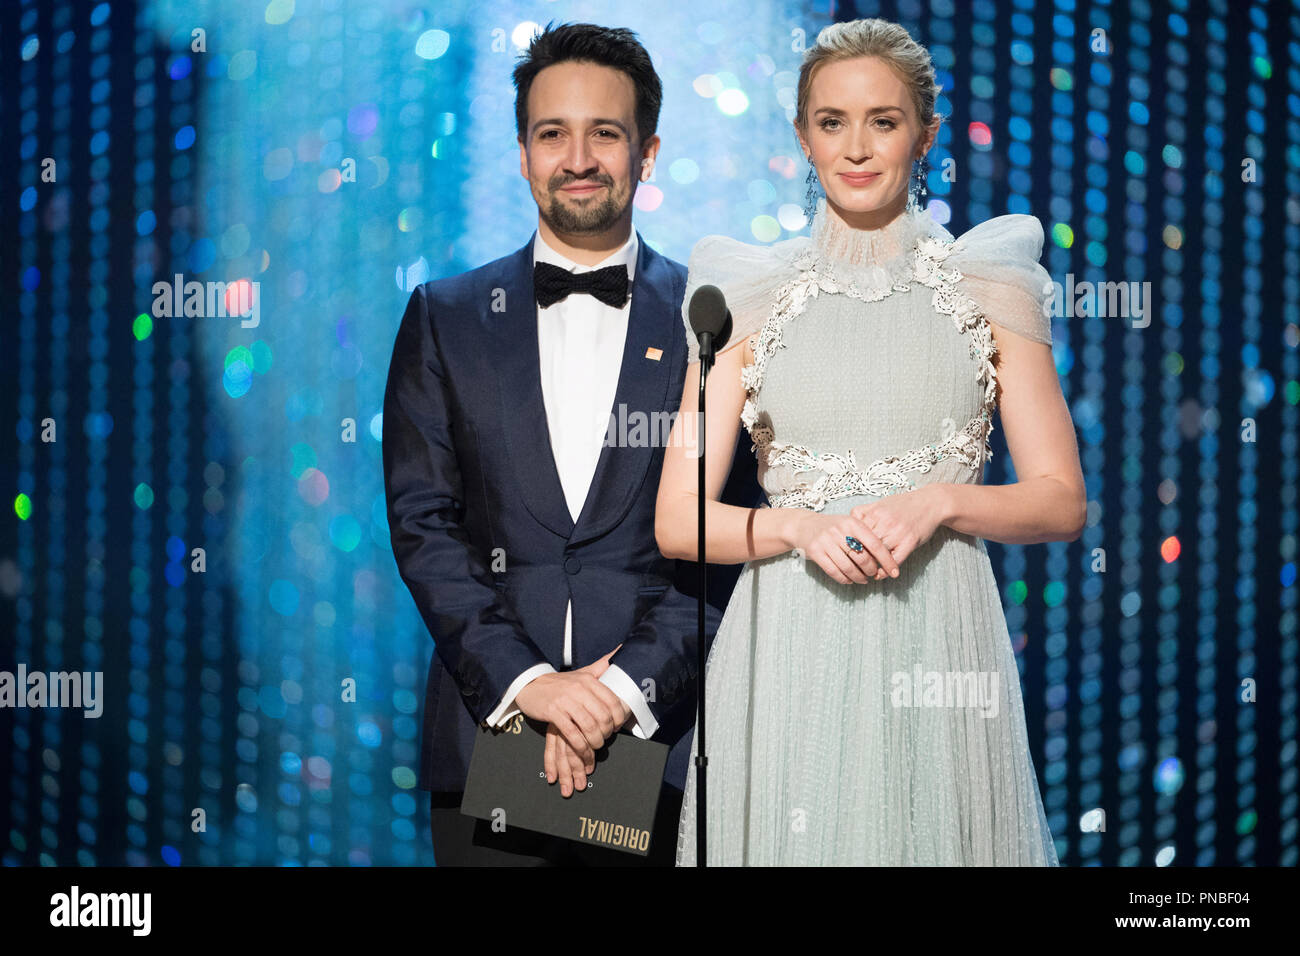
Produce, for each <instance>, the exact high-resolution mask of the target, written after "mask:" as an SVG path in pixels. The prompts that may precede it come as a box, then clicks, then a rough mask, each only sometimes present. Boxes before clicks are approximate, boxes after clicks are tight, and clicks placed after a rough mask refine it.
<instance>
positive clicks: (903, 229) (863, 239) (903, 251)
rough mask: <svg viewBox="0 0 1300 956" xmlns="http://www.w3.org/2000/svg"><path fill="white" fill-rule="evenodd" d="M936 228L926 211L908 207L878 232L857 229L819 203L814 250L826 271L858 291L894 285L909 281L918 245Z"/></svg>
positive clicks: (934, 231)
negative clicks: (849, 283) (831, 272)
mask: <svg viewBox="0 0 1300 956" xmlns="http://www.w3.org/2000/svg"><path fill="white" fill-rule="evenodd" d="M937 226H938V224H937V223H936V222H935V221H934V220H933V219H932V218H931V217H930V214H929V213H928V212H926V210H924V209H922V208H919V207H916V208H912V207H909V208H906V209H904V210H903V212H901V213H900V214H899V215H898V216H896V217H895V218H894V219H892V220H891V221H890V222H888V223H886V224H885V225H883V226H881V227H879V228H878V229H855V228H854V227H852V226H850V225H848V224H846V223H845V222H844V221H843V220H841V219H840V218H839V217H837V216H834V215H832V214H831V212H830V210H829V209H828V208H827V206H826V200H825V199H820V200H818V202H817V212H816V214H815V215H814V216H813V223H812V241H813V248H814V249H815V251H816V253H817V255H818V258H820V259H821V260H822V264H823V268H828V269H830V270H831V271H833V272H834V273H835V274H836V275H837V276H839V277H840V278H841V279H843V280H846V281H849V282H852V283H853V284H854V285H856V286H858V287H859V288H862V289H866V288H878V287H880V286H881V285H895V284H898V283H905V282H907V281H908V279H909V278H910V274H911V271H912V264H913V250H914V249H915V248H916V243H917V241H918V240H920V239H922V238H924V237H926V236H933V235H935V234H936V227H937Z"/></svg>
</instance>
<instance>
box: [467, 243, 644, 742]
mask: <svg viewBox="0 0 1300 956" xmlns="http://www.w3.org/2000/svg"><path fill="white" fill-rule="evenodd" d="M636 258H637V237H636V230H635V229H633V230H632V234H631V235H630V236H629V237H628V240H627V242H625V243H624V244H623V246H622V248H620V249H619V250H618V251H617V252H615V253H613V254H612V255H610V256H608V257H606V258H605V259H602V260H601V261H600V262H598V263H597V264H596V265H594V266H584V265H579V264H578V263H576V262H574V261H572V260H571V259H568V258H567V257H565V256H563V255H561V254H560V253H558V252H556V251H555V250H554V249H552V248H551V247H550V246H548V245H547V244H546V241H545V240H544V239H542V234H541V232H540V231H538V233H537V236H536V239H535V241H534V242H533V262H534V264H536V263H538V262H549V263H552V264H553V265H557V266H560V267H561V268H564V269H567V270H569V271H570V272H591V271H594V270H596V269H603V268H606V267H608V266H612V265H626V266H627V278H628V283H629V287H630V285H631V282H632V280H633V279H635V278H636ZM631 308H632V300H631V297H630V296H629V298H628V301H627V302H626V303H625V304H624V305H623V307H622V308H615V307H614V306H611V305H606V304H605V303H604V302H601V301H600V300H599V299H597V298H596V297H595V296H592V295H586V294H575V295H570V296H568V297H566V298H563V299H561V300H560V301H559V302H556V303H555V304H554V305H550V306H548V307H546V308H545V309H543V308H541V307H538V308H537V346H538V359H539V361H540V362H541V373H542V399H543V401H544V403H545V405H546V424H547V428H548V429H549V430H550V435H551V451H552V453H553V454H554V457H555V465H556V468H557V469H558V470H559V473H560V486H561V487H562V488H563V489H564V498H565V501H566V502H567V504H568V506H569V514H570V515H572V516H573V520H574V521H577V520H578V516H579V515H580V514H581V513H582V506H583V504H584V503H585V502H586V500H587V492H588V491H589V489H590V488H591V479H592V477H593V476H594V475H595V473H596V464H597V462H598V461H599V460H600V453H601V449H602V448H603V447H604V444H605V434H606V431H607V429H608V428H609V415H610V409H611V408H613V405H614V397H615V394H616V392H617V390H618V374H619V370H620V369H621V368H622V365H623V348H624V345H625V344H626V341H627V325H628V318H629V315H630V313H631ZM572 663H573V602H572V601H569V602H568V604H567V605H566V607H565V611H564V665H565V666H566V667H568V666H571V665H572ZM553 673H555V668H554V667H552V666H551V665H550V664H547V663H541V664H534V665H533V666H532V667H530V668H528V669H527V670H525V671H524V672H523V673H522V674H520V675H519V676H518V677H516V678H515V679H514V681H512V682H511V684H510V686H509V687H508V688H507V689H506V692H505V694H504V695H502V697H501V703H500V704H498V705H497V708H496V709H495V710H494V711H492V713H491V714H489V715H488V717H487V723H488V725H489V726H501V725H503V724H504V723H505V722H506V721H507V720H509V719H510V718H511V717H513V716H514V715H515V714H517V713H519V708H518V707H515V706H514V700H515V697H516V696H517V695H518V693H519V692H520V691H521V690H523V688H524V685H526V684H527V683H528V682H529V681H531V680H533V679H534V678H536V677H539V676H541V675H542V674H553ZM600 682H601V683H602V684H604V685H605V686H606V687H608V688H609V689H610V690H611V691H613V692H614V693H615V694H617V695H618V697H619V699H621V700H622V701H623V702H624V703H625V704H627V706H628V708H629V709H630V710H631V711H632V721H633V723H632V733H633V734H635V735H636V736H638V737H643V738H647V739H648V738H649V737H650V736H651V735H652V734H653V733H654V732H655V731H656V730H658V729H659V723H658V721H656V720H655V718H654V715H653V714H651V713H650V707H649V705H647V704H646V701H645V697H644V696H643V695H642V693H641V690H640V688H639V687H637V685H636V682H635V681H633V680H632V678H631V677H629V676H628V675H627V672H626V671H624V670H623V669H622V668H621V667H618V666H617V665H614V664H611V665H610V666H609V668H608V669H607V670H606V671H605V673H604V674H602V675H601V676H600Z"/></svg>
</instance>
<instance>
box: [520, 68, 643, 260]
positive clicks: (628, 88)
mask: <svg viewBox="0 0 1300 956" xmlns="http://www.w3.org/2000/svg"><path fill="white" fill-rule="evenodd" d="M658 150H659V137H657V136H652V137H651V138H650V139H648V140H647V141H646V142H645V143H639V142H638V139H637V128H636V88H635V86H634V85H633V83H632V78H631V77H629V76H628V75H627V74H626V73H624V72H622V71H621V70H615V69H613V68H612V67H607V66H601V65H599V64H596V63H586V62H581V61H568V62H565V63H557V64H555V65H554V66H548V67H547V68H546V69H544V70H542V71H541V72H540V73H538V74H537V76H536V77H535V78H534V79H533V85H532V87H531V88H530V89H529V91H528V129H527V130H526V131H525V134H524V136H523V138H522V139H521V140H520V143H519V172H520V173H521V174H522V175H523V177H524V178H525V179H527V180H528V185H529V188H530V189H531V190H532V194H533V199H534V201H536V203H537V209H538V212H539V213H540V215H541V217H542V219H543V220H544V221H545V222H546V224H547V225H549V226H550V227H551V229H552V230H553V231H555V232H556V233H561V234H568V235H591V234H595V233H601V232H605V231H607V230H609V229H610V228H612V227H613V226H614V225H615V224H616V223H617V222H618V220H619V219H620V218H621V217H622V216H623V215H624V214H625V213H627V212H628V207H629V206H630V205H631V204H632V197H633V195H634V194H635V192H636V184H637V182H638V181H639V180H644V179H648V178H649V176H650V171H651V169H652V168H653V164H654V157H655V154H656V153H657V152H658Z"/></svg>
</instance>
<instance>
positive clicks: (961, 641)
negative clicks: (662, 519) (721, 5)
mask: <svg viewBox="0 0 1300 956" xmlns="http://www.w3.org/2000/svg"><path fill="white" fill-rule="evenodd" d="M1042 243H1043V231H1042V226H1041V225H1040V224H1039V222H1038V220H1037V219H1034V218H1033V217H1031V216H1025V215H1010V216H1000V217H997V218H995V219H991V220H989V221H988V222H985V223H982V224H980V225H978V226H976V227H975V228H973V229H971V230H970V231H969V232H967V233H965V234H964V235H963V236H962V237H961V238H960V239H959V240H955V241H954V239H953V237H952V236H951V234H949V233H948V231H947V230H946V229H944V228H943V226H941V225H939V224H938V223H936V222H934V221H933V220H932V219H931V218H930V217H929V216H928V214H927V213H925V212H924V211H920V210H913V209H909V210H908V211H907V212H905V213H903V214H902V215H900V216H899V217H898V218H897V219H895V220H894V221H893V222H892V223H890V224H888V225H887V226H885V227H884V228H882V229H877V230H871V231H867V230H856V229H851V228H849V227H847V226H845V225H844V224H843V223H841V222H840V221H839V220H838V219H835V218H833V217H829V216H828V214H827V212H826V208H825V200H822V201H821V203H820V205H819V208H818V211H817V214H816V216H815V218H814V221H813V227H812V235H811V236H810V237H807V236H805V237H797V238H794V239H790V240H786V241H784V242H780V243H777V244H776V245H774V246H752V245H747V244H744V243H741V242H738V241H736V240H733V239H729V238H726V237H723V236H710V237H707V238H705V239H703V240H701V241H700V242H699V243H698V244H697V245H696V247H695V249H694V251H693V253H692V256H691V261H690V276H689V281H688V284H687V290H686V301H687V302H689V301H690V297H691V294H692V293H693V292H694V290H695V289H696V288H698V287H699V286H700V285H702V284H706V283H708V284H713V285H717V286H719V287H720V288H721V289H722V291H723V292H724V293H725V294H726V296H727V300H728V304H729V306H730V308H731V310H732V314H733V322H734V328H735V331H734V333H733V336H732V338H731V340H730V342H729V346H730V347H738V346H739V345H740V344H741V343H742V342H743V341H745V340H747V339H749V340H751V345H752V347H753V350H754V353H755V356H756V360H757V364H755V365H752V366H748V367H747V368H746V369H745V370H744V372H743V374H742V383H743V385H744V386H745V387H746V389H747V392H748V399H747V401H746V403H745V408H744V412H743V413H742V421H743V422H744V424H745V425H746V426H747V427H748V429H749V434H750V436H751V437H752V439H753V442H754V451H755V454H756V455H757V456H758V467H759V477H760V481H761V482H762V484H763V487H764V489H765V490H766V492H767V495H768V498H769V501H770V502H771V505H772V507H797V508H810V509H813V510H816V511H824V512H825V513H828V514H845V513H848V512H849V511H850V510H852V508H853V507H854V506H855V505H858V504H862V503H865V502H868V501H872V500H874V499H876V498H877V497H880V496H883V495H888V494H895V493H905V492H906V491H908V490H910V489H912V488H914V487H917V486H920V485H921V484H924V483H927V482H935V481H942V482H953V483H957V482H962V483H981V482H983V480H984V464H985V462H986V461H987V460H988V459H989V458H991V456H992V452H991V451H990V450H989V447H988V435H989V434H990V433H991V431H992V428H993V420H994V413H995V410H996V407H997V379H996V376H997V371H996V365H995V364H994V357H995V354H996V348H997V342H996V339H995V338H994V335H995V332H994V330H993V329H992V328H991V327H990V323H993V324H995V325H996V326H997V329H996V335H997V337H999V338H1000V337H1002V336H1004V335H1007V334H1015V335H1020V336H1024V337H1026V338H1029V339H1031V340H1033V341H1035V342H1041V343H1044V344H1050V342H1051V322H1050V317H1049V310H1048V309H1047V307H1046V303H1047V301H1048V289H1049V283H1050V279H1049V277H1048V274H1047V271H1046V270H1045V269H1044V268H1043V267H1042V266H1041V265H1039V263H1038V258H1039V255H1040V254H1041V251H1042ZM683 318H685V316H683ZM688 340H690V341H691V343H692V349H691V361H698V355H697V350H696V349H695V346H694V336H693V335H690V334H689V326H688ZM710 432H711V434H714V435H717V434H721V432H722V428H721V427H720V426H715V427H714V428H711V429H710ZM900 571H901V574H900V576H899V577H898V578H893V579H887V580H884V581H879V582H877V581H874V580H873V581H871V582H869V583H867V584H840V583H838V582H836V581H835V580H833V579H832V578H830V577H829V576H828V575H827V574H826V573H825V572H824V571H823V570H822V569H821V568H820V567H819V566H818V565H817V564H816V563H815V562H813V561H806V562H805V561H804V560H803V559H802V557H801V556H799V555H798V554H795V553H786V554H784V555H780V556H777V557H770V558H764V559H761V560H756V561H751V562H749V563H748V564H747V565H746V566H745V568H744V570H743V572H742V573H741V576H740V579H739V582H738V583H737V585H736V588H735V591H734V593H733V595H732V598H731V601H730V604H729V605H728V607H727V609H726V613H725V615H724V617H723V620H722V624H721V626H720V628H719V630H718V634H717V637H716V640H715V642H714V644H713V647H712V650H711V652H710V655H709V660H708V670H707V700H706V705H707V708H708V715H707V727H708V757H709V765H708V797H709V799H708V812H709V824H708V826H709V828H708V850H709V865H710V866H719V865H724V866H725V865H736V866H740V865H744V866H770V865H795V866H798V865H807V866H833V865H941V866H942V865H996V866H1044V865H1047V866H1055V865H1056V864H1057V856H1056V849H1055V846H1054V844H1053V842H1052V835H1051V833H1050V832H1049V830H1048V826H1047V820H1046V817H1045V814H1044V812H1043V804H1042V800H1041V797H1040V795H1039V789H1038V781H1037V778H1036V776H1035V773H1034V766H1033V762H1032V759H1031V757H1030V752H1029V744H1028V738H1027V733H1026V728H1025V716H1024V708H1023V703H1022V699H1021V690H1020V682H1019V672H1018V670H1017V667H1016V660H1015V656H1014V652H1013V651H1012V647H1011V640H1010V637H1009V635H1008V632H1007V625H1006V619H1005V617H1004V616H1003V612H1002V604H1001V601H1000V598H999V590H998V584H997V581H996V580H995V578H994V575H993V569H992V566H991V565H990V562H989V558H988V554H987V552H986V550H985V547H984V542H983V541H982V540H981V539H979V538H975V537H972V536H970V535H966V534H961V533H958V532H955V531H953V530H952V529H950V528H948V527H946V526H943V527H940V528H939V530H938V531H937V532H936V533H935V535H934V536H933V537H932V538H931V539H930V541H928V542H927V543H926V544H924V545H923V546H921V547H920V548H918V549H917V550H916V551H915V552H914V553H912V554H911V555H910V556H908V557H907V558H906V559H905V560H904V561H903V562H902V564H901V566H900ZM697 742H698V741H697ZM692 750H693V754H694V747H693V748H692ZM695 818H696V805H695V770H694V764H693V762H692V765H691V769H690V771H689V773H688V779H687V786H686V792H685V798H684V800H683V803H682V815H681V825H680V829H679V835H678V846H677V863H678V865H679V866H694V865H695V862H696V860H695V853H696V844H695Z"/></svg>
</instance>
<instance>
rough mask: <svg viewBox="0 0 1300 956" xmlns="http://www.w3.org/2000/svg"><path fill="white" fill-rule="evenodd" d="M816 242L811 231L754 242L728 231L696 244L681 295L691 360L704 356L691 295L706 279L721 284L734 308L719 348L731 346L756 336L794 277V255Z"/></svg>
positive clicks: (795, 271)
mask: <svg viewBox="0 0 1300 956" xmlns="http://www.w3.org/2000/svg"><path fill="white" fill-rule="evenodd" d="M811 246H812V240H811V239H809V238H808V237H807V236H796V237H795V238H793V239H786V240H784V241H782V242H777V243H774V244H773V245H770V246H753V245H749V244H747V243H744V242H740V241H739V240H737V239H732V238H730V237H729V236H705V237H704V238H703V239H701V240H700V241H699V242H697V243H696V244H695V248H694V249H693V250H691V260H690V263H689V264H688V273H687V276H686V293H685V295H684V296H683V298H682V322H683V323H684V324H685V327H686V345H687V361H688V362H698V361H699V360H700V347H699V343H698V342H697V341H696V339H695V333H694V332H692V331H691V320H690V312H689V309H690V304H691V296H693V295H694V294H695V291H696V290H697V289H699V288H700V286H703V285H715V286H717V287H718V288H719V289H721V290H722V294H723V295H724V296H725V297H726V299H727V308H728V309H729V310H730V312H731V337H730V338H729V339H728V340H727V344H726V345H724V346H723V347H722V348H721V349H720V350H719V353H721V352H727V351H730V350H731V349H733V348H735V347H736V346H738V345H741V344H742V343H743V342H745V341H746V340H748V339H750V338H752V337H753V336H754V335H756V334H757V333H758V331H759V330H760V329H761V328H762V327H763V325H764V324H765V323H766V322H767V320H768V318H769V317H770V316H771V314H772V307H773V303H775V301H776V298H777V290H778V289H779V288H780V287H781V286H782V285H784V284H785V283H786V282H789V281H790V280H791V279H793V278H795V277H796V276H797V275H798V274H799V269H798V267H797V266H796V265H795V260H796V259H797V258H798V257H799V256H800V255H801V254H803V253H806V252H807V251H808V250H809V249H810V248H811Z"/></svg>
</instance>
